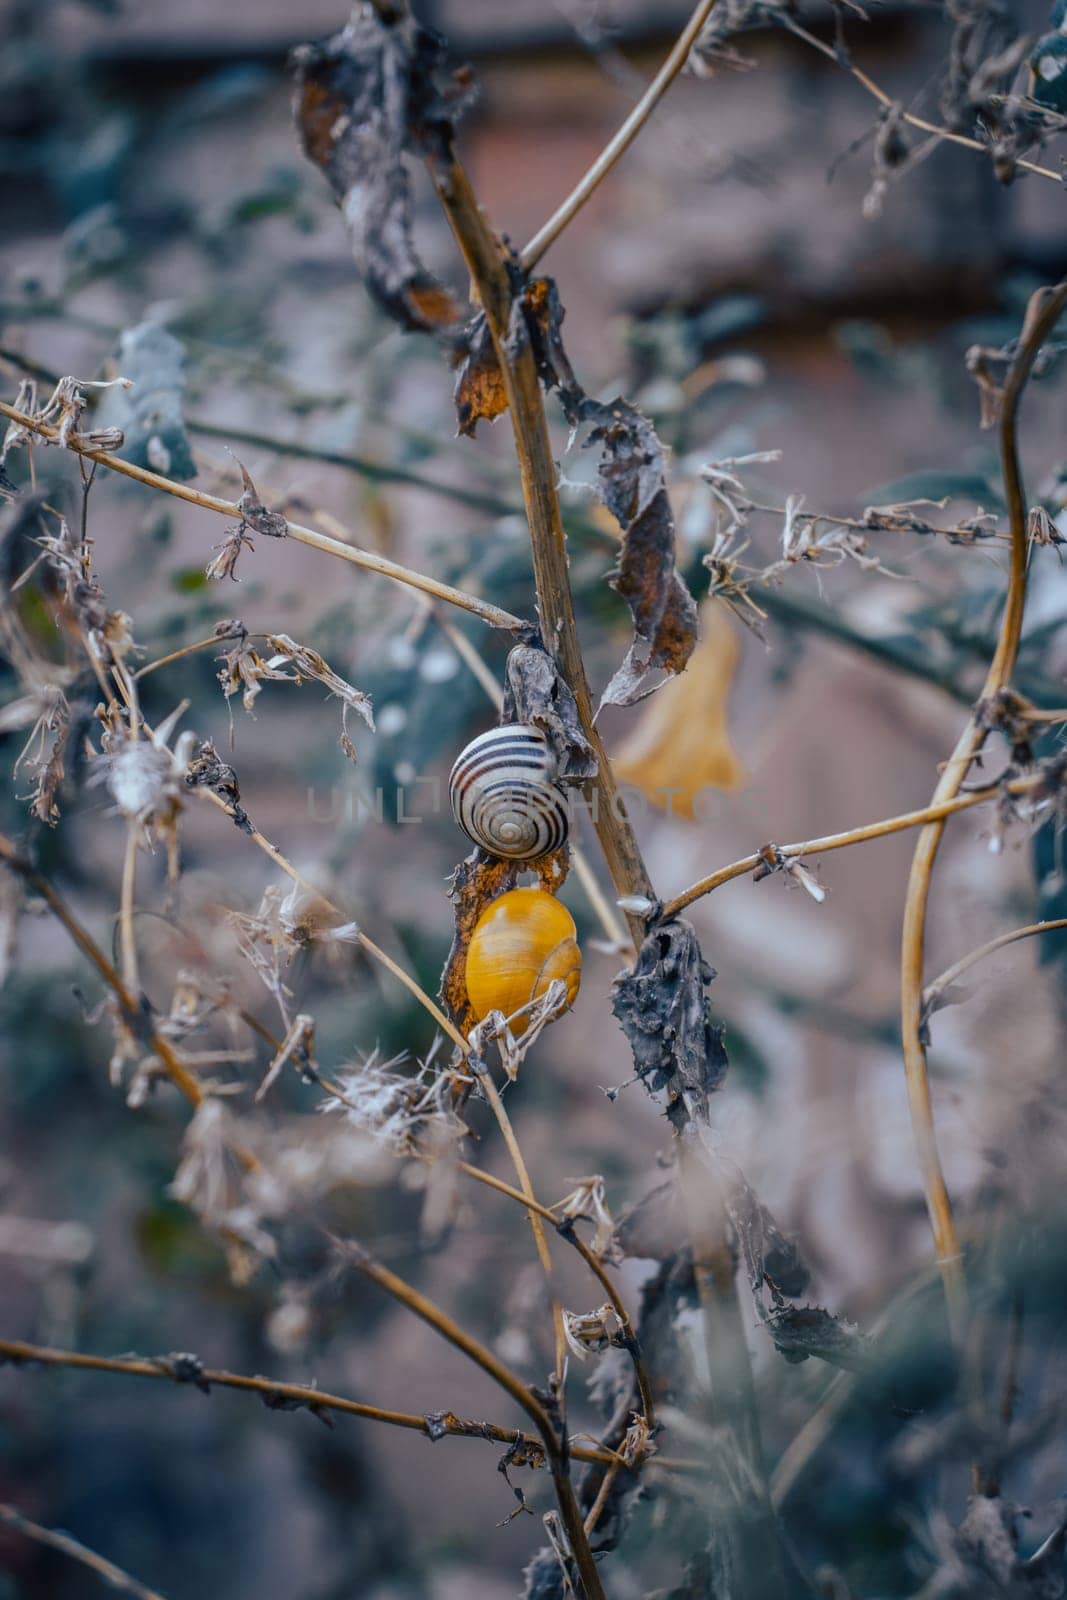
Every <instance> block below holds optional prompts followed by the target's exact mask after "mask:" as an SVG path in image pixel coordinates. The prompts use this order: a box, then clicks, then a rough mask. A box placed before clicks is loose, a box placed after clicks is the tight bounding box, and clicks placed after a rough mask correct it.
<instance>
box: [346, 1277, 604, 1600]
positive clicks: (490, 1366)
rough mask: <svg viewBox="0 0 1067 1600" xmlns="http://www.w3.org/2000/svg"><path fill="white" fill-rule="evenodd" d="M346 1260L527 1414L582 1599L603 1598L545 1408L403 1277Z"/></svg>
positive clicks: (562, 1445) (564, 1454) (560, 1441)
mask: <svg viewBox="0 0 1067 1600" xmlns="http://www.w3.org/2000/svg"><path fill="white" fill-rule="evenodd" d="M348 1259H350V1260H351V1262H352V1265H353V1266H354V1267H355V1268H356V1269H357V1271H359V1272H362V1273H363V1274H364V1276H365V1277H368V1278H369V1279H370V1280H371V1281H372V1282H373V1283H376V1284H377V1285H378V1286H379V1288H381V1289H384V1290H385V1291H386V1293H387V1294H391V1295H392V1296H393V1297H394V1299H396V1300H399V1301H400V1303H401V1304H402V1305H404V1306H406V1307H407V1309H408V1310H409V1311H412V1312H414V1314H415V1315H416V1316H417V1317H420V1318H421V1319H422V1320H423V1321H424V1322H427V1323H429V1324H430V1326H431V1327H432V1328H434V1329H435V1331H436V1332H437V1333H439V1334H440V1335H441V1337H442V1338H443V1339H447V1340H448V1342H449V1344H453V1345H455V1347H456V1349H457V1350H462V1352H463V1354H464V1355H466V1356H469V1358H470V1359H471V1360H472V1361H473V1362H474V1363H475V1364H476V1365H477V1366H479V1367H481V1368H482V1370H483V1371H484V1372H486V1373H488V1375H489V1376H490V1377H491V1378H493V1379H494V1380H495V1382H497V1383H498V1384H499V1385H500V1387H501V1388H502V1389H504V1390H505V1391H506V1392H507V1393H508V1394H510V1395H511V1397H512V1399H513V1400H515V1401H516V1402H517V1403H518V1404H519V1405H520V1406H521V1407H522V1408H523V1410H524V1411H525V1412H526V1413H527V1415H528V1416H529V1417H530V1419H531V1420H532V1422H533V1424H534V1427H535V1428H536V1429H537V1431H538V1433H539V1434H540V1436H541V1441H542V1443H543V1445H544V1447H545V1454H546V1456H547V1458H548V1466H549V1471H550V1472H551V1474H552V1482H553V1486H554V1488H555V1491H556V1500H557V1502H558V1504H559V1511H560V1516H561V1517H562V1519H563V1526H564V1527H565V1529H566V1531H567V1538H568V1540H569V1541H570V1547H571V1554H572V1555H573V1557H574V1561H575V1565H576V1567H577V1569H578V1572H579V1575H580V1577H581V1581H582V1587H583V1588H584V1590H585V1595H584V1600H607V1596H606V1595H605V1593H604V1588H603V1585H602V1584H601V1582H600V1574H599V1572H598V1570H597V1565H596V1562H595V1561H594V1559H593V1553H592V1551H591V1550H590V1548H589V1541H588V1539H587V1538H586V1535H585V1528H584V1526H583V1524H582V1514H581V1510H580V1508H579V1506H578V1499H577V1496H576V1495H575V1493H574V1485H573V1483H572V1482H571V1479H570V1473H569V1470H568V1457H569V1442H568V1440H567V1439H566V1437H564V1436H561V1435H560V1434H559V1433H557V1431H556V1426H555V1423H554V1422H553V1420H552V1417H551V1416H550V1415H549V1413H548V1411H547V1410H546V1408H545V1406H544V1405H543V1404H542V1403H541V1401H540V1400H539V1399H538V1398H537V1396H536V1395H535V1394H534V1393H533V1391H532V1390H531V1389H528V1388H527V1386H526V1385H525V1384H524V1383H523V1382H522V1381H521V1379H519V1378H517V1377H516V1376H515V1374H514V1373H513V1372H512V1371H511V1370H510V1368H508V1367H506V1366H505V1365H504V1363H503V1362H502V1361H500V1360H499V1359H498V1358H497V1357H496V1356H495V1355H494V1354H493V1352H492V1351H491V1350H489V1349H487V1348H486V1347H485V1346H484V1345H481V1344H479V1342H478V1340H477V1339H473V1338H472V1337H471V1335H470V1334H469V1333H467V1332H465V1330H464V1329H463V1328H461V1327H460V1326H459V1324H458V1323H456V1322H453V1320H452V1318H451V1317H450V1316H449V1315H448V1313H447V1312H445V1311H442V1310H441V1308H440V1307H439V1306H436V1305H435V1304H434V1303H433V1301H432V1300H429V1299H427V1297H426V1296H425V1295H423V1294H420V1292H419V1291H418V1290H417V1289H415V1288H412V1286H411V1285H410V1284H409V1283H405V1281H404V1280H403V1278H398V1277H397V1275H396V1273H395V1272H391V1271H390V1269H389V1268H388V1267H385V1266H382V1265H381V1263H380V1262H377V1261H374V1260H372V1259H371V1257H370V1256H368V1255H367V1254H366V1253H365V1252H364V1251H362V1250H359V1251H355V1252H352V1253H351V1254H350V1256H349V1257H348Z"/></svg>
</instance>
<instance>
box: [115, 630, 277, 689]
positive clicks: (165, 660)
mask: <svg viewBox="0 0 1067 1600" xmlns="http://www.w3.org/2000/svg"><path fill="white" fill-rule="evenodd" d="M248 637H249V638H250V639H261V638H263V635H262V634H259V633H250V634H249V635H248ZM224 642H225V641H224V640H221V639H220V638H219V637H218V635H217V634H214V633H213V634H212V635H211V636H210V638H207V639H194V641H193V643H192V644H183V645H182V646H181V648H180V649H178V650H171V651H170V653H169V654H168V655H165V656H159V657H158V658H157V659H156V660H155V661H146V662H145V664H144V666H143V667H139V668H138V670H137V671H136V672H135V673H134V674H133V676H134V678H136V679H138V680H140V679H141V678H146V677H147V676H148V674H149V673H150V672H158V671H159V669H160V667H169V666H172V665H173V664H174V662H175V661H184V660H185V658H186V656H194V655H196V654H197V652H198V651H200V650H210V649H212V648H214V649H216V650H217V649H218V648H219V645H220V644H222V643H224Z"/></svg>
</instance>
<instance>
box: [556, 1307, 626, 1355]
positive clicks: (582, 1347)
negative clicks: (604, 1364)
mask: <svg viewBox="0 0 1067 1600" xmlns="http://www.w3.org/2000/svg"><path fill="white" fill-rule="evenodd" d="M618 1331H619V1319H618V1317H617V1316H616V1315H615V1310H614V1307H613V1306H612V1305H611V1303H610V1302H608V1304H606V1305H602V1306H600V1307H599V1308H598V1309H597V1310H596V1311H567V1310H566V1309H565V1310H564V1312H563V1333H564V1336H565V1338H566V1340H567V1343H568V1345H569V1346H570V1348H571V1350H572V1351H573V1352H574V1354H575V1355H576V1356H577V1357H578V1360H579V1361H584V1360H585V1359H586V1357H587V1356H598V1355H600V1354H601V1353H602V1351H604V1350H607V1349H608V1348H609V1346H610V1345H612V1344H614V1342H615V1337H616V1335H617V1333H618Z"/></svg>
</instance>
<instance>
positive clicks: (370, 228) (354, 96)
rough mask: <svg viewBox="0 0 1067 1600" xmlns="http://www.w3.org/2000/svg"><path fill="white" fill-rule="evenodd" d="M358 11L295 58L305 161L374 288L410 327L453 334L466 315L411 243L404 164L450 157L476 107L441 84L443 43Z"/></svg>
mask: <svg viewBox="0 0 1067 1600" xmlns="http://www.w3.org/2000/svg"><path fill="white" fill-rule="evenodd" d="M400 10H401V8H399V7H398V8H397V11H398V14H397V15H396V16H394V17H389V18H386V17H384V16H383V15H381V14H380V13H379V11H378V10H376V9H375V8H374V7H372V6H369V5H363V6H357V7H356V9H355V10H354V11H353V13H352V17H351V20H350V21H349V23H348V26H347V27H346V28H344V29H342V31H341V32H340V33H337V34H335V35H334V36H333V38H331V39H328V40H327V41H326V42H325V44H309V45H303V46H301V48H300V49H298V50H296V51H294V52H293V56H292V69H293V74H294V77H295V80H296V93H295V98H294V107H293V109H294V114H295V117H296V123H297V127H298V129H299V132H300V137H301V139H302V141H303V145H304V152H305V154H306V155H307V156H308V158H309V160H311V161H313V162H314V164H315V165H316V166H317V167H319V168H320V169H321V170H322V172H323V173H324V174H325V175H326V178H327V180H328V182H329V184H330V188H331V189H332V190H333V193H334V196H335V198H336V199H337V202H338V204H339V205H340V207H341V209H342V211H343V213H344V217H345V221H346V223H347V225H348V232H349V237H350V239H351V244H352V254H353V256H354V257H355V261H356V267H357V269H358V271H359V274H360V276H361V277H362V279H363V281H364V282H365V283H366V285H367V288H368V289H369V291H370V292H371V294H372V295H373V296H374V298H375V299H376V300H377V301H378V303H379V304H380V305H381V306H382V307H383V308H384V309H385V310H386V311H387V312H388V313H389V314H390V316H392V317H395V318H396V320H397V321H398V322H399V323H400V324H401V325H402V326H403V327H406V328H412V329H422V330H424V331H433V330H441V329H450V328H452V327H453V326H454V325H455V324H456V323H457V321H458V319H459V313H458V308H457V306H456V304H455V302H454V301H453V299H452V296H451V295H450V294H449V293H448V291H447V290H446V289H445V288H443V287H442V285H441V284H440V283H438V281H437V280H436V278H434V277H433V276H432V274H431V273H429V272H428V271H427V270H426V268H425V267H424V266H423V264H422V262H421V261H420V260H419V258H418V256H417V254H416V252H415V246H414V242H413V239H412V196H411V180H410V177H409V174H408V171H407V167H406V165H405V159H404V158H405V155H406V154H407V153H409V152H412V151H430V152H433V153H434V154H436V155H437V156H439V157H440V158H442V159H446V158H447V154H448V151H449V149H450V146H451V139H452V132H453V122H454V120H455V118H456V117H457V116H458V115H459V113H460V111H461V110H462V108H463V105H464V103H465V101H466V100H467V98H468V95H469V90H468V87H467V84H466V82H465V81H463V80H462V79H461V78H458V77H457V78H456V79H453V80H452V81H451V82H449V83H443V82H442V67H443V61H444V42H443V40H442V39H441V38H440V37H439V35H438V34H436V33H434V32H433V31H432V30H430V29H428V28H423V27H420V26H419V24H418V23H417V22H416V21H415V20H414V18H412V17H410V16H408V15H406V14H405V15H401V14H399V12H400Z"/></svg>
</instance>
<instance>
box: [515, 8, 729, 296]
mask: <svg viewBox="0 0 1067 1600" xmlns="http://www.w3.org/2000/svg"><path fill="white" fill-rule="evenodd" d="M714 5H715V0H699V3H698V4H697V6H696V9H695V10H694V12H693V14H692V16H691V17H690V18H689V21H688V22H687V23H686V25H685V27H684V28H683V30H682V32H681V33H680V34H679V36H678V38H677V40H676V41H675V44H674V48H673V49H672V50H671V53H670V55H669V56H668V57H667V59H666V61H664V63H663V65H662V67H660V69H659V71H658V72H657V73H656V76H655V77H654V78H653V79H652V82H651V83H650V84H649V86H648V88H647V89H646V90H645V92H644V94H643V95H642V96H641V98H640V100H639V101H638V102H637V104H636V105H635V106H634V108H633V110H632V111H631V112H630V115H629V116H628V117H627V118H626V121H625V122H624V123H623V124H622V127H621V128H620V129H619V131H618V132H617V133H616V134H615V136H614V138H613V139H612V140H611V141H610V142H609V143H608V144H607V145H605V147H604V149H603V150H602V151H601V152H600V154H599V155H598V156H597V158H596V160H595V161H594V162H593V165H592V166H591V167H590V168H589V170H588V172H586V173H585V175H584V176H583V177H582V178H581V179H580V180H579V181H578V183H577V184H576V185H575V187H574V188H573V189H572V190H571V192H570V194H569V195H568V196H567V198H566V200H564V202H563V204H562V205H561V206H559V208H558V209H557V210H556V211H555V212H554V213H553V215H552V216H551V217H550V218H549V219H548V221H547V222H546V223H545V225H544V227H543V228H540V229H539V230H538V232H537V233H536V234H535V235H534V237H533V238H532V239H531V240H530V242H529V244H528V245H527V246H526V248H525V250H524V251H523V252H522V254H521V256H520V257H519V260H520V262H521V264H522V266H523V268H524V270H525V271H527V272H530V271H532V269H533V268H534V267H535V266H536V265H537V263H538V262H539V261H540V259H541V257H542V256H543V255H544V253H545V251H546V250H549V249H550V248H551V247H552V245H553V244H554V243H555V242H556V240H557V239H558V238H559V236H560V234H561V233H562V232H563V230H564V228H565V227H566V226H567V225H568V223H569V222H570V221H571V220H572V219H573V218H574V217H575V216H576V215H577V213H578V212H579V211H580V210H581V209H582V207H583V206H584V205H585V203H586V201H587V200H588V199H589V197H590V195H592V194H594V193H595V191H596V190H597V189H598V188H599V187H600V185H601V183H603V181H604V179H605V178H606V177H607V175H608V173H609V172H610V171H611V170H612V168H613V167H614V166H615V164H616V163H617V162H618V161H619V159H620V158H621V157H622V156H624V155H625V154H626V152H627V150H629V148H630V146H631V145H632V144H633V142H634V140H635V139H636V138H637V135H638V134H639V133H640V132H641V129H642V128H643V127H644V125H645V123H646V122H647V121H648V119H649V117H650V116H651V115H652V113H653V111H655V109H656V107H657V106H658V105H659V102H660V101H661V100H662V99H663V96H664V95H665V94H666V92H667V90H668V89H669V88H670V86H671V84H672V83H673V82H674V80H675V78H676V77H677V76H678V74H679V73H680V72H681V70H682V68H683V67H684V66H685V64H686V62H687V61H688V59H689V52H690V50H691V49H692V48H693V46H694V44H695V43H696V41H697V36H698V35H699V33H700V31H701V29H702V28H703V26H704V24H705V22H706V21H707V20H708V18H709V16H710V15H711V12H712V9H713V8H714Z"/></svg>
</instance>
